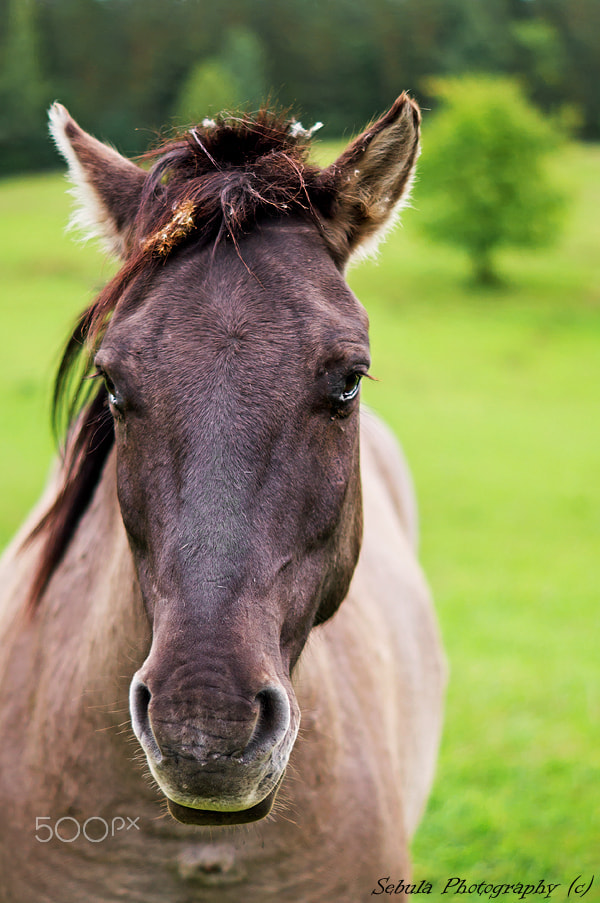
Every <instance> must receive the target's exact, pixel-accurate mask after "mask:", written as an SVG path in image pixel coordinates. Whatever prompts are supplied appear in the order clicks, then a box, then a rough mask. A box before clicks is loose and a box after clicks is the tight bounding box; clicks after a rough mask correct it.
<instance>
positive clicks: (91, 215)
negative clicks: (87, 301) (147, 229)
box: [48, 103, 124, 256]
mask: <svg viewBox="0 0 600 903" xmlns="http://www.w3.org/2000/svg"><path fill="white" fill-rule="evenodd" d="M48 119H49V128H50V134H51V135H52V137H53V139H54V143H55V144H56V147H57V148H58V150H59V151H60V153H61V154H62V156H63V157H64V158H65V160H66V162H67V164H68V167H69V169H68V173H67V178H68V179H69V181H70V182H71V185H72V188H71V189H70V191H69V194H70V195H72V197H73V198H74V199H75V208H74V210H73V213H72V215H71V219H70V220H69V224H68V226H67V230H68V231H77V232H79V233H80V237H81V241H88V240H89V239H91V238H92V239H97V240H99V242H100V245H101V246H102V248H103V249H104V250H105V251H108V253H110V254H116V255H117V256H120V255H121V254H122V253H123V250H124V242H123V239H122V238H121V236H120V235H119V233H118V231H117V229H116V227H115V224H114V221H113V220H112V217H111V216H110V214H109V212H108V211H107V210H106V208H105V206H104V205H103V204H102V202H101V200H100V198H99V196H98V194H97V192H96V190H95V189H94V186H93V185H92V183H91V181H90V180H89V178H88V176H87V174H86V172H85V170H84V168H83V166H82V165H81V163H80V161H79V158H78V157H77V154H76V153H75V150H74V148H73V145H72V144H71V141H70V140H69V138H68V136H67V131H66V130H67V126H68V124H69V123H70V122H72V121H73V120H72V119H71V117H70V115H69V113H68V111H67V110H66V109H65V107H63V105H62V104H60V103H53V104H52V106H51V107H50V109H49V111H48Z"/></svg>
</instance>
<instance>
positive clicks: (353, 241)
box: [322, 94, 421, 265]
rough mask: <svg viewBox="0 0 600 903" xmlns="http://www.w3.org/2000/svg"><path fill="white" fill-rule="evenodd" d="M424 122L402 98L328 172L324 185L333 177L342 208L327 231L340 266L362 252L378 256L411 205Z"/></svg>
mask: <svg viewBox="0 0 600 903" xmlns="http://www.w3.org/2000/svg"><path fill="white" fill-rule="evenodd" d="M420 123H421V114H420V111H419V107H418V106H417V104H416V103H415V101H414V100H412V99H411V98H410V97H409V96H408V95H407V94H401V95H400V97H399V98H398V99H397V100H396V102H395V104H394V105H393V107H392V108H391V109H390V110H389V111H388V112H387V113H386V114H385V115H384V116H382V117H381V119H378V120H377V121H376V122H375V123H374V124H373V125H371V126H370V127H369V128H368V129H367V130H366V131H365V132H363V133H362V135H359V136H358V138H355V139H354V141H353V142H352V143H351V144H350V145H349V146H348V147H347V148H346V150H345V151H344V153H343V154H342V155H341V157H339V158H338V159H337V160H336V161H335V163H333V164H332V165H331V166H330V167H328V168H327V169H325V170H324V171H323V174H322V178H323V181H324V182H325V181H329V180H331V179H332V178H333V180H334V185H335V186H336V189H335V191H336V197H337V204H336V207H335V209H334V211H333V215H332V217H331V218H328V219H326V220H324V222H323V226H324V230H325V234H326V235H327V238H328V240H329V242H330V243H331V246H332V248H333V252H334V255H335V257H336V260H337V261H338V263H339V264H341V265H343V264H345V263H346V262H347V260H348V258H350V257H351V256H352V255H353V254H354V253H355V252H356V251H357V250H361V251H363V252H366V253H369V252H371V251H373V250H374V248H375V247H376V244H377V241H378V240H379V239H380V238H381V237H382V234H383V233H384V232H385V230H386V227H389V226H390V225H392V224H393V222H394V214H395V213H396V212H397V211H398V210H399V209H400V208H401V207H402V206H404V205H405V204H406V203H407V201H408V197H409V194H410V188H411V184H412V180H413V176H414V171H415V164H416V162H417V157H418V156H419V131H420Z"/></svg>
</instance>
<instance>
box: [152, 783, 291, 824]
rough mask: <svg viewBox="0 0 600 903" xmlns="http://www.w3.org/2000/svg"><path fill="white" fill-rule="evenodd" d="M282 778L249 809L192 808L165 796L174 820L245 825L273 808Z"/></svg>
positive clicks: (263, 815) (190, 822) (186, 822)
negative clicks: (262, 798)
mask: <svg viewBox="0 0 600 903" xmlns="http://www.w3.org/2000/svg"><path fill="white" fill-rule="evenodd" d="M281 780H282V778H281V779H280V780H279V781H278V783H277V784H276V785H275V787H274V788H273V790H271V792H270V793H269V794H268V795H267V796H266V797H265V798H264V800H262V801H261V802H260V803H257V804H256V805H255V806H251V807H250V808H249V809H239V810H234V811H220V810H217V809H194V808H192V807H191V806H183V805H182V804H181V803H175V802H174V801H173V800H172V799H169V797H167V805H168V807H169V812H170V813H171V815H172V816H173V818H174V819H175V820H176V821H179V822H181V823H182V824H184V825H202V826H204V827H219V826H226V825H245V824H248V823H249V822H252V821H260V819H261V818H264V817H265V816H266V815H268V814H269V812H270V811H271V809H272V808H273V803H274V802H275V797H276V796H277V791H278V790H279V785H280V784H281Z"/></svg>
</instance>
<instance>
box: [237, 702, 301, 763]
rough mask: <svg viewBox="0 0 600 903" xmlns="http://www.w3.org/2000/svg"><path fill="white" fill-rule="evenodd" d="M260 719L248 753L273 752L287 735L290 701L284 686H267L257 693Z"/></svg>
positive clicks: (254, 754) (247, 749) (248, 747)
mask: <svg viewBox="0 0 600 903" xmlns="http://www.w3.org/2000/svg"><path fill="white" fill-rule="evenodd" d="M256 701H257V702H258V704H259V706H260V710H259V714H258V719H257V722H256V726H255V728H254V732H253V734H252V738H251V740H250V743H249V744H248V746H247V748H246V755H247V754H248V753H251V754H252V755H253V756H256V755H260V753H261V752H263V751H264V752H271V751H272V750H273V748H274V747H275V746H277V745H278V744H279V743H281V741H282V740H283V738H284V737H285V736H286V734H287V732H288V729H289V726H290V703H289V700H288V697H287V693H286V692H285V690H284V689H283V687H277V686H270V687H265V688H264V689H263V690H261V691H260V693H257V694H256Z"/></svg>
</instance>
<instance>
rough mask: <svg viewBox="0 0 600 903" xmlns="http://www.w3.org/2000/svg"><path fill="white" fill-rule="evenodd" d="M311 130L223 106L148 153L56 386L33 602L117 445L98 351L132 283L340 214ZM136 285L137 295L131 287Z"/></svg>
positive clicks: (32, 605) (331, 172) (283, 117)
mask: <svg viewBox="0 0 600 903" xmlns="http://www.w3.org/2000/svg"><path fill="white" fill-rule="evenodd" d="M310 146H311V132H310V131H306V130H304V129H302V127H301V126H300V124H299V123H296V122H295V120H294V119H290V118H288V115H287V114H286V113H282V112H271V111H269V110H268V109H261V110H260V111H259V112H258V113H256V114H254V115H250V114H238V115H231V114H221V115H220V116H219V117H217V118H216V120H204V122H203V123H202V124H201V125H198V126H196V127H195V128H192V129H189V130H188V131H186V132H184V133H183V134H180V135H178V136H176V137H174V138H172V139H170V140H168V141H166V142H165V143H163V144H162V145H161V146H159V147H158V148H156V149H154V150H152V151H150V152H149V153H147V154H145V155H143V156H142V157H141V158H139V159H140V162H141V163H142V164H145V165H148V164H149V165H150V167H151V168H150V169H149V171H148V174H147V177H146V179H145V182H144V187H143V190H142V194H141V198H140V204H139V208H138V211H137V214H136V217H135V223H134V228H133V235H134V240H133V242H132V248H131V249H130V251H129V253H128V255H127V257H126V259H125V261H124V264H123V266H122V267H121V269H120V270H119V272H118V273H117V274H116V276H115V277H114V278H113V279H112V280H111V281H110V282H109V283H108V284H107V285H106V286H105V287H104V289H103V290H102V291H101V292H100V294H99V295H98V297H97V298H96V299H95V301H94V302H93V303H92V304H91V305H90V306H89V307H88V308H87V310H85V311H84V312H83V314H82V315H81V316H80V318H79V320H78V322H77V325H76V326H75V329H74V330H73V332H72V334H71V336H70V337H69V340H68V342H67V344H66V347H65V350H64V353H63V356H62V359H61V362H60V365H59V368H58V372H57V376H56V381H55V388H54V398H53V405H52V419H53V425H54V430H55V434H56V435H57V436H60V435H61V434H62V435H63V436H65V437H66V438H65V439H64V440H63V450H62V465H61V479H62V483H61V486H60V489H59V492H58V495H57V496H56V499H55V501H54V502H53V504H52V505H51V507H50V509H49V510H48V511H47V512H46V513H45V514H44V516H43V517H42V519H41V520H40V521H39V523H38V524H37V525H36V526H35V527H34V529H33V530H32V532H31V533H30V534H29V536H28V537H27V539H26V540H25V543H29V542H31V541H32V540H33V539H34V538H37V537H41V538H42V539H43V545H42V549H41V551H40V557H39V561H38V564H37V568H36V571H35V574H34V577H33V582H32V586H31V591H30V595H29V610H30V612H33V611H35V609H36V608H37V607H38V605H39V603H40V601H41V599H42V596H43V594H44V591H45V589H46V587H47V586H48V583H49V581H50V579H51V577H52V575H53V573H54V571H55V570H56V568H57V566H58V564H59V563H60V561H61V559H62V558H63V556H64V554H65V552H66V550H67V548H68V546H69V543H70V542H71V539H72V538H73V535H74V533H75V530H76V528H77V525H78V524H79V522H80V520H81V517H82V516H83V514H84V513H85V511H86V510H87V508H88V506H89V504H90V501H91V499H92V496H93V494H94V490H95V488H96V486H97V484H98V481H99V479H100V476H101V473H102V469H103V467H104V464H105V462H106V459H107V457H108V455H109V453H110V451H111V449H112V447H113V444H114V428H113V422H112V417H111V414H110V411H109V410H108V403H107V391H106V388H105V387H104V385H103V384H101V383H99V381H95V380H94V377H95V376H97V375H98V374H96V373H94V370H93V359H94V354H95V352H96V350H97V349H98V347H99V345H100V343H101V341H102V338H103V335H104V332H105V330H106V326H107V325H108V322H109V320H110V317H111V315H112V314H113V313H114V311H115V309H116V308H117V306H118V305H119V302H120V300H121V298H123V296H124V294H125V293H126V292H127V295H128V297H141V296H142V294H143V289H144V288H145V287H147V286H148V285H149V284H150V283H151V281H152V279H153V277H154V275H155V273H156V272H157V271H158V269H159V268H161V267H162V266H163V265H164V263H165V261H166V259H167V258H168V257H169V256H171V255H172V254H173V253H174V252H175V251H176V250H177V249H179V248H180V247H182V246H184V245H186V244H189V243H191V242H195V243H198V244H202V245H206V244H209V243H211V242H212V243H213V244H215V245H216V244H217V243H218V242H220V241H231V242H233V244H234V245H235V248H236V250H237V251H238V253H239V248H238V241H239V239H240V237H241V236H242V235H243V234H244V233H245V232H246V231H249V230H250V229H251V228H252V227H253V226H254V225H255V224H256V223H257V222H258V221H259V220H260V219H262V218H268V217H274V216H283V215H289V214H293V213H295V214H299V213H300V214H302V215H305V216H308V217H310V218H311V219H312V220H313V221H314V222H315V223H316V224H317V226H319V227H320V223H321V217H324V218H329V217H331V216H332V215H333V212H334V207H335V203H336V200H335V198H336V187H337V186H336V184H335V183H336V171H335V168H334V167H330V168H329V169H326V170H322V169H320V168H319V167H316V166H313V165H309V163H308V155H309V152H310ZM130 291H131V294H130Z"/></svg>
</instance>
